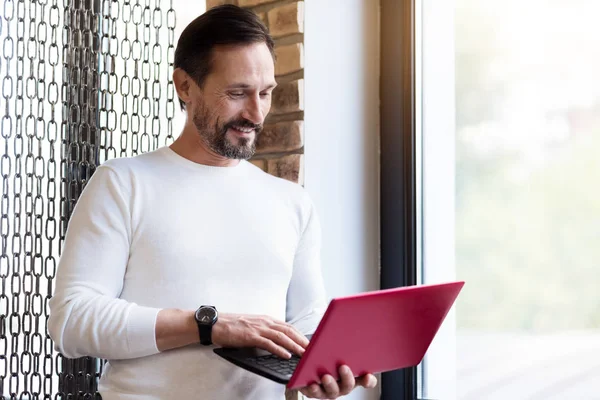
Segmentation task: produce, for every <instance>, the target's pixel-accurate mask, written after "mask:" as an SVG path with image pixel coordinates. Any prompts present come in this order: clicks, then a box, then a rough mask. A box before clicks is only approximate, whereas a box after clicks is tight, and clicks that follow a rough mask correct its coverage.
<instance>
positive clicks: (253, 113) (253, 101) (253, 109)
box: [242, 95, 265, 125]
mask: <svg viewBox="0 0 600 400" xmlns="http://www.w3.org/2000/svg"><path fill="white" fill-rule="evenodd" d="M242 117H244V118H245V119H247V120H248V121H250V122H252V123H253V124H257V125H259V124H262V123H263V121H264V119H265V116H264V114H263V111H262V108H261V104H260V98H259V96H258V95H257V96H253V97H251V98H250V99H249V100H248V102H247V103H246V108H245V109H244V112H243V113H242Z"/></svg>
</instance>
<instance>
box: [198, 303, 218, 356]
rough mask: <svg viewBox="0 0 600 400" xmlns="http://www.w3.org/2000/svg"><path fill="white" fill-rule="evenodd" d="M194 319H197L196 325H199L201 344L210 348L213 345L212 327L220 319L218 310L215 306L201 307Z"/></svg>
mask: <svg viewBox="0 0 600 400" xmlns="http://www.w3.org/2000/svg"><path fill="white" fill-rule="evenodd" d="M194 317H195V318H196V324H198V333H199V334H200V343H201V344H203V345H205V346H210V345H211V344H212V327H213V325H214V324H215V323H216V322H217V319H218V318H219V313H218V312H217V309H216V308H215V307H214V306H200V307H199V308H198V309H197V310H196V313H195V314H194Z"/></svg>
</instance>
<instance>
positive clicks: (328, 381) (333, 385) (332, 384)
mask: <svg viewBox="0 0 600 400" xmlns="http://www.w3.org/2000/svg"><path fill="white" fill-rule="evenodd" d="M321 385H322V386H323V389H325V396H326V397H331V398H334V399H335V398H337V397H339V396H340V387H339V385H338V383H337V382H336V380H335V379H333V376H331V375H323V377H322V378H321Z"/></svg>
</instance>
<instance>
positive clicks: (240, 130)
mask: <svg viewBox="0 0 600 400" xmlns="http://www.w3.org/2000/svg"><path fill="white" fill-rule="evenodd" d="M231 130H232V131H233V132H234V133H236V134H237V135H240V136H249V135H251V134H252V133H254V128H248V127H242V126H237V125H233V126H232V127H231Z"/></svg>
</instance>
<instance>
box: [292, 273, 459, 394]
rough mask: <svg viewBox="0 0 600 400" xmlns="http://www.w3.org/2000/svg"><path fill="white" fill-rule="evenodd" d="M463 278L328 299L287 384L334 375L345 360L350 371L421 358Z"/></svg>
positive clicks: (416, 361)
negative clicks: (326, 305) (321, 316)
mask: <svg viewBox="0 0 600 400" xmlns="http://www.w3.org/2000/svg"><path fill="white" fill-rule="evenodd" d="M463 286H464V282H450V283H443V284H433V285H420V286H408V287H401V288H394V289H387V290H378V291H373V292H367V293H361V294H357V295H352V296H346V297H338V298H335V299H333V300H332V301H331V302H330V304H329V307H328V308H327V311H326V312H325V314H324V316H323V318H322V320H321V323H320V324H319V326H318V328H317V330H316V331H315V333H314V335H313V337H312V340H311V341H310V344H309V345H308V347H307V349H306V351H305V353H304V356H303V357H302V359H301V360H300V363H299V364H298V367H297V368H296V370H295V372H294V374H293V376H292V378H291V379H290V381H289V383H288V385H287V386H288V388H290V389H295V388H300V387H304V386H307V385H309V384H311V383H313V382H319V377H320V376H322V375H323V374H325V373H329V374H331V375H332V376H333V377H334V378H335V379H338V378H339V376H338V374H337V370H338V367H339V366H341V365H344V364H345V365H348V366H349V367H350V369H351V370H352V372H354V374H355V376H360V375H364V374H366V373H373V374H375V373H379V372H385V371H391V370H395V369H399V368H406V367H412V366H415V365H417V364H419V363H420V362H421V360H422V359H423V357H424V356H425V353H426V351H427V349H428V348H429V346H430V344H431V342H432V341H433V338H434V337H435V335H436V333H437V331H438V330H439V328H440V326H441V325H442V322H443V321H444V319H445V318H446V315H447V314H448V311H449V310H450V308H451V307H452V305H453V304H454V301H455V300H456V298H457V296H458V294H459V293H460V291H461V289H462V287H463Z"/></svg>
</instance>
